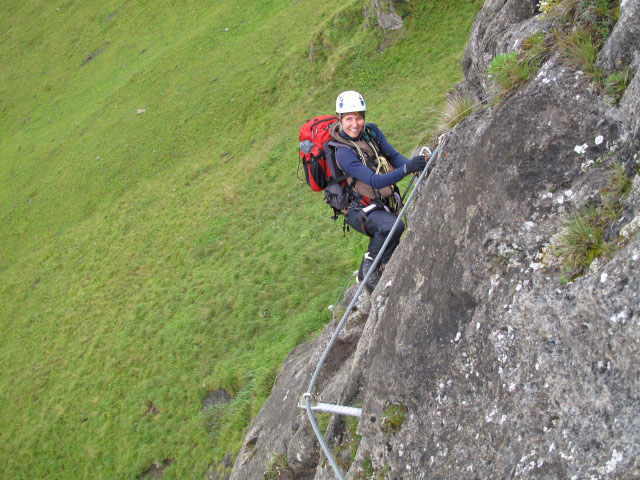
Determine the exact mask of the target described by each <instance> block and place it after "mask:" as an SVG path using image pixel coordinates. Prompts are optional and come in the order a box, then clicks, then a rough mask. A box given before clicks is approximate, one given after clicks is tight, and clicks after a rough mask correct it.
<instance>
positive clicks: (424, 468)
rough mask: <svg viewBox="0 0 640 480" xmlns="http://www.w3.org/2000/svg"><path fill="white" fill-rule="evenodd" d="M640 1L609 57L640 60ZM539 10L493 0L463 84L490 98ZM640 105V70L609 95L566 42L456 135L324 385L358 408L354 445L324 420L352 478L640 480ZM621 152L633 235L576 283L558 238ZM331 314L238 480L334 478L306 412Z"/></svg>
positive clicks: (323, 390)
mask: <svg viewBox="0 0 640 480" xmlns="http://www.w3.org/2000/svg"><path fill="white" fill-rule="evenodd" d="M639 4H640V2H639V1H638V0H626V1H624V2H623V3H622V8H621V15H620V20H619V21H618V23H617V25H616V28H615V30H614V32H613V34H612V35H611V37H610V38H609V41H608V43H607V44H606V45H605V47H604V48H603V49H602V51H601V53H600V57H599V59H598V64H599V65H600V66H601V68H602V69H603V70H604V71H611V70H612V69H614V68H615V66H616V65H618V60H620V61H622V62H624V63H625V64H626V65H629V68H631V70H632V71H633V72H635V71H637V68H638V64H639V53H638V38H639V37H638V35H637V32H638V28H639V27H640V20H639V16H638V10H639ZM534 7H535V5H534V2H526V1H524V2H523V1H516V0H507V1H504V0H501V1H498V0H495V1H494V0H488V1H487V2H486V3H485V7H484V9H483V10H482V11H481V13H480V14H479V15H478V17H477V19H476V22H475V24H474V28H473V33H472V35H471V42H470V44H469V46H468V48H467V51H466V53H465V56H464V60H463V62H464V63H463V68H464V72H465V78H466V80H465V82H464V83H463V85H461V87H460V88H461V89H463V90H466V91H468V92H473V93H474V95H475V96H476V98H481V99H482V98H487V97H488V96H489V95H490V85H488V84H487V80H486V78H485V72H486V66H487V65H488V63H489V61H490V59H491V58H492V57H493V56H494V55H495V54H497V53H503V52H506V51H509V50H511V49H513V48H514V44H515V43H517V42H518V41H519V40H521V39H522V38H524V37H526V36H528V35H530V34H531V33H532V32H535V31H539V30H541V29H542V28H543V22H542V21H541V20H540V19H539V18H538V17H536V14H537V13H536V11H535V8H534ZM634 32H635V33H634ZM639 99H640V76H638V75H635V76H634V77H633V80H632V81H631V83H630V84H629V86H628V87H627V89H626V91H625V93H624V95H623V97H622V99H621V100H620V102H619V103H618V104H617V105H616V106H613V105H612V102H611V101H610V100H608V99H607V98H606V97H604V96H603V95H602V94H598V93H596V92H595V91H594V89H593V88H591V87H590V84H589V82H588V81H587V79H585V76H584V75H583V74H581V73H580V72H576V71H573V70H571V69H569V68H567V67H566V66H564V65H563V64H562V63H561V62H560V60H559V58H558V57H557V56H552V57H551V58H549V59H548V60H547V61H546V63H545V64H544V65H543V66H542V68H541V69H540V71H539V72H538V74H537V75H536V76H535V77H534V78H533V79H532V80H530V81H529V82H528V83H527V84H526V85H525V86H524V87H522V88H521V89H520V90H519V91H517V92H516V93H515V94H513V95H512V96H510V97H509V98H507V99H505V100H503V101H502V102H501V103H500V104H498V105H497V106H494V107H491V108H486V109H484V110H483V111H480V112H477V113H474V114H472V115H471V116H469V117H467V118H466V119H465V120H464V121H463V122H461V123H460V124H458V125H457V126H456V127H455V128H454V129H453V130H452V131H451V132H450V133H448V134H447V135H446V136H445V137H444V138H443V139H442V141H441V152H440V155H439V158H438V163H437V164H436V166H435V168H434V170H433V171H432V173H431V175H430V176H429V178H428V179H427V181H426V182H425V183H424V184H423V185H422V186H421V187H420V191H419V195H418V199H417V200H416V201H415V205H414V207H413V208H412V214H411V215H410V216H409V220H408V223H409V228H408V231H407V233H406V234H405V236H404V237H403V239H402V242H401V245H400V247H399V249H398V250H397V251H396V253H395V254H394V257H393V258H392V261H391V262H390V264H389V265H388V267H387V269H386V270H385V272H384V275H383V277H382V279H381V281H380V284H379V286H378V288H377V289H376V290H375V291H374V292H373V295H372V296H371V297H370V298H369V297H368V296H365V297H363V298H361V299H360V300H359V303H358V305H357V309H356V311H355V312H354V313H353V314H352V315H351V316H350V318H349V319H348V321H347V323H346V326H345V329H344V331H342V332H341V333H340V336H339V338H338V342H337V343H336V347H335V348H334V349H333V351H332V353H331V355H330V357H329V360H328V363H327V365H326V366H325V368H324V369H323V371H322V375H321V378H320V382H319V385H318V389H317V392H318V393H317V399H318V400H319V401H324V402H328V403H339V404H344V405H358V406H362V408H363V416H362V417H361V418H360V420H359V423H358V427H357V433H358V435H359V436H361V439H360V440H359V443H358V440H357V439H354V438H352V437H351V436H350V435H349V434H348V433H347V430H348V429H347V428H345V426H344V424H343V422H342V419H341V418H337V417H336V418H334V419H332V420H331V421H330V422H329V424H328V426H327V433H326V438H327V439H328V441H329V442H330V444H331V446H332V448H333V450H334V452H336V453H337V456H338V457H339V458H340V463H341V467H342V468H343V471H345V472H346V477H347V478H350V479H356V478H393V479H421V478H425V479H426V478H452V479H453V478H478V479H484V478H515V477H524V478H593V479H599V478H603V479H604V478H616V479H633V478H640V429H639V428H638V418H640V360H639V359H640V316H639V315H640V313H639V312H640V235H635V236H634V235H633V232H635V231H636V230H637V229H638V226H639V224H640V218H639V214H640V180H639V178H640V177H638V175H637V172H638V165H639V163H640V161H639V158H638V152H639V151H640V140H639V138H640V135H638V133H639V132H638V120H637V119H638V115H639V114H640V107H639V105H638V102H639V101H640V100H639ZM614 160H615V161H616V162H618V163H620V164H622V165H623V167H624V168H625V171H626V172H628V173H629V174H631V175H635V177H634V183H633V188H632V190H631V193H630V194H629V195H628V196H627V197H626V198H625V200H624V205H623V210H622V215H621V216H620V218H618V219H617V220H616V223H615V225H613V226H612V227H611V228H612V229H613V230H615V232H621V234H622V235H623V236H624V237H625V240H623V241H621V242H619V246H618V248H617V250H616V251H615V252H612V253H611V254H610V255H609V256H606V257H604V256H603V257H601V258H600V259H599V260H598V261H596V262H594V263H593V264H592V265H591V268H590V269H589V270H588V271H587V272H586V273H585V274H584V275H582V276H579V277H578V278H576V279H575V280H573V281H572V282H570V283H568V284H567V283H566V282H561V281H560V277H561V275H560V272H559V270H558V268H557V267H556V266H554V264H553V262H552V261H551V260H550V257H551V255H550V250H549V244H550V243H551V242H552V241H553V238H555V237H556V236H557V234H558V232H560V231H561V230H562V228H563V226H564V225H566V223H567V215H568V214H569V213H570V212H572V211H574V210H575V209H577V208H579V207H581V206H583V205H585V204H586V203H587V202H589V201H594V199H596V198H597V197H598V196H599V195H600V191H601V189H602V188H603V186H604V185H605V183H606V181H607V180H606V177H607V175H608V172H609V167H610V165H611V163H612V162H613V161H614ZM334 328H335V324H331V325H329V326H328V327H327V329H326V330H325V332H324V333H323V334H322V335H320V336H319V337H318V338H317V339H316V340H315V342H313V343H309V344H304V345H300V346H298V347H297V348H296V349H294V350H293V351H292V352H291V354H290V355H289V356H288V358H287V359H286V361H285V364H284V365H283V367H282V370H281V372H280V374H279V375H278V377H277V379H276V382H275V385H274V388H273V392H272V394H271V396H270V398H269V399H268V400H267V402H266V403H265V405H264V406H263V408H262V410H261V411H260V413H259V414H258V416H257V417H256V419H255V421H254V423H253V425H252V427H251V429H250V431H249V434H248V435H247V438H246V440H245V445H244V447H243V449H242V451H241V452H240V454H239V455H238V457H237V459H236V463H235V466H234V469H233V473H232V477H231V478H233V479H243V480H244V479H259V478H262V477H263V475H264V473H265V471H267V470H268V468H269V462H270V461H271V460H272V459H273V458H274V456H275V455H276V454H281V455H287V459H288V466H287V468H288V469H289V473H290V474H291V478H301V479H302V478H309V479H311V478H315V479H325V478H326V479H328V478H334V476H333V474H332V471H331V470H330V469H329V468H328V466H327V463H326V462H325V461H324V457H323V454H322V453H321V452H320V451H319V447H318V444H317V442H316V441H315V439H314V437H313V433H312V432H311V430H310V428H309V425H308V421H307V419H306V417H305V416H304V415H303V413H302V411H301V410H299V409H297V408H296V404H297V402H298V399H299V397H300V395H301V394H302V393H303V392H304V391H305V390H306V388H307V385H308V382H309V380H310V377H311V374H312V372H313V369H314V367H315V364H316V362H317V360H318V358H319V356H320V353H321V351H322V349H323V348H324V346H325V345H326V343H327V340H328V338H329V337H330V335H331V333H332V332H333V329H334ZM395 407H399V408H397V409H396V410H395V411H396V412H398V411H400V412H401V413H399V414H398V413H395V414H394V415H395V418H394V419H393V420H392V419H391V416H392V414H391V413H390V412H391V411H392V410H393V408H395ZM354 442H355V443H354ZM347 444H348V445H347ZM347 447H348V448H347ZM345 448H347V450H350V451H353V452H355V458H350V457H349V455H346V456H345V455H342V454H341V452H344V450H345Z"/></svg>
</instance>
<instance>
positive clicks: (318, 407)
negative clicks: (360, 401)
mask: <svg viewBox="0 0 640 480" xmlns="http://www.w3.org/2000/svg"><path fill="white" fill-rule="evenodd" d="M298 407H299V408H306V407H305V405H304V401H303V400H301V401H300V403H298ZM311 410H314V411H318V412H327V413H336V414H338V415H348V416H350V417H360V416H361V415H362V409H361V408H356V407H345V406H344V405H333V404H331V403H315V404H313V405H311Z"/></svg>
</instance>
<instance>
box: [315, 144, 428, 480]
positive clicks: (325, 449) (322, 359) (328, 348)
mask: <svg viewBox="0 0 640 480" xmlns="http://www.w3.org/2000/svg"><path fill="white" fill-rule="evenodd" d="M439 150H440V145H438V146H437V147H436V149H435V150H434V151H433V153H432V154H431V157H430V158H429V162H428V163H427V165H426V167H425V168H424V170H423V171H422V173H421V174H420V177H418V181H417V182H416V185H415V187H414V188H413V190H412V191H411V193H410V194H409V198H407V203H406V204H405V205H404V206H403V207H402V210H401V211H400V213H399V214H398V218H396V221H395V222H394V224H393V227H391V231H390V232H389V234H388V235H387V238H386V239H385V241H384V243H383V244H382V248H381V249H380V251H379V252H378V255H376V258H375V259H374V260H373V264H372V265H371V267H370V268H369V271H368V272H367V274H366V275H365V276H364V279H363V280H362V282H360V285H359V286H358V289H357V290H356V293H355V295H354V296H353V298H352V299H351V302H349V306H348V307H347V309H346V310H345V312H344V314H343V315H342V318H341V319H340V322H339V323H338V326H337V327H336V329H335V331H334V332H333V335H331V338H330V339H329V343H327V346H326V347H325V349H324V351H323V352H322V355H321V356H320V360H319V361H318V364H317V365H316V369H315V371H314V372H313V376H312V377H311V381H310V382H309V387H308V388H307V391H306V392H305V393H304V395H303V396H304V398H305V409H306V410H307V416H308V417H309V421H310V422H311V427H312V428H313V431H314V433H315V434H316V437H317V438H318V442H319V443H320V447H321V448H322V451H323V452H324V454H325V456H326V457H327V460H328V461H329V464H330V465H331V468H333V471H334V473H335V474H336V477H337V478H338V480H344V475H343V474H342V471H341V470H340V467H338V465H337V464H336V461H335V460H334V458H333V455H331V451H330V450H329V446H328V445H327V443H326V442H325V440H324V437H323V436H322V433H321V432H320V429H319V428H318V424H317V423H316V420H315V417H314V416H313V410H312V409H311V395H312V392H313V388H314V387H315V384H316V382H317V381H318V375H319V374H320V370H321V369H322V367H323V366H324V363H325V361H326V359H327V356H328V355H329V352H330V351H331V349H332V348H333V344H334V343H335V341H336V338H337V337H338V334H339V333H340V331H341V330H342V327H343V326H344V324H345V323H346V321H347V317H348V316H349V313H351V310H353V307H354V306H355V304H356V302H357V301H358V298H359V297H360V294H361V293H362V290H363V289H364V287H365V285H366V284H367V280H369V276H370V275H371V273H372V272H373V271H374V270H375V269H376V267H377V266H378V263H380V258H382V255H383V254H384V252H385V250H386V249H387V246H388V245H389V242H390V241H391V237H393V232H394V231H395V230H396V228H397V227H398V225H399V223H400V222H401V221H402V217H403V215H404V214H405V210H406V209H407V207H408V206H409V205H410V204H411V200H412V198H413V196H414V194H415V193H416V191H417V190H418V187H419V186H420V184H421V183H422V180H423V179H424V178H426V176H427V173H428V172H429V171H430V168H429V167H430V166H431V164H432V163H433V161H434V159H435V158H436V155H437V154H438V151H439ZM332 315H333V313H332Z"/></svg>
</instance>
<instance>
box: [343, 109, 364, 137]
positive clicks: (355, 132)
mask: <svg viewBox="0 0 640 480" xmlns="http://www.w3.org/2000/svg"><path fill="white" fill-rule="evenodd" d="M340 125H342V130H343V131H344V132H345V133H346V134H347V135H349V137H351V138H358V136H359V135H360V132H362V129H363V128H364V118H363V117H362V114H361V113H360V112H352V113H345V114H344V115H342V118H341V119H340Z"/></svg>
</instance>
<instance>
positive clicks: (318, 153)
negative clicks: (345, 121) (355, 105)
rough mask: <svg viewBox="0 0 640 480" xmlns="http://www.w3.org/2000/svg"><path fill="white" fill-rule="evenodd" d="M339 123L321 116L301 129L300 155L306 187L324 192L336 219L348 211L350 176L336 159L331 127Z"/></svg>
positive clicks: (335, 119)
mask: <svg viewBox="0 0 640 480" xmlns="http://www.w3.org/2000/svg"><path fill="white" fill-rule="evenodd" d="M337 121H338V118H337V117H335V116H334V115H320V116H318V117H314V118H312V119H311V120H308V121H306V122H305V123H304V124H303V125H302V126H301V127H300V135H299V136H298V138H299V140H300V144H299V153H300V161H301V162H302V168H304V176H305V178H306V180H307V184H308V185H309V186H310V187H311V190H313V191H314V192H320V191H324V200H325V202H327V203H328V204H329V205H330V206H331V207H332V208H333V210H334V213H335V215H334V219H335V218H337V215H338V214H339V213H341V212H342V211H343V210H344V209H346V208H347V204H348V192H347V182H346V178H347V175H345V174H344V172H343V171H342V170H340V167H338V164H337V162H336V160H335V154H334V147H332V146H330V145H329V142H330V141H331V140H332V138H331V134H330V130H331V126H332V125H333V124H334V123H336V122H337Z"/></svg>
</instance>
